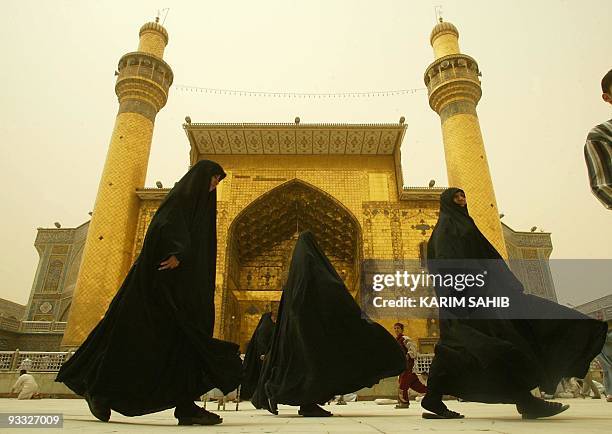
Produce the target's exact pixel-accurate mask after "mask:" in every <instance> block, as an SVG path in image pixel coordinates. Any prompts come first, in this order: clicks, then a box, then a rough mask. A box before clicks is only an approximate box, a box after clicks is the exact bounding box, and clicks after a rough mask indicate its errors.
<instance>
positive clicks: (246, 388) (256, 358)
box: [240, 312, 276, 400]
mask: <svg viewBox="0 0 612 434" xmlns="http://www.w3.org/2000/svg"><path fill="white" fill-rule="evenodd" d="M275 322H276V318H275V313H274V312H267V313H264V314H263V315H262V316H261V319H260V320H259V323H258V324H257V327H256V328H255V331H254V332H253V336H252V337H251V340H250V341H249V345H248V346H247V350H246V353H245V354H244V363H243V364H242V366H243V370H244V377H243V378H242V385H241V386H240V398H241V399H245V400H248V399H251V397H252V396H253V393H254V392H255V389H256V388H257V382H258V381H259V374H260V373H261V368H262V366H263V360H264V357H265V355H266V354H267V353H268V351H269V350H270V345H272V337H273V336H274V325H275Z"/></svg>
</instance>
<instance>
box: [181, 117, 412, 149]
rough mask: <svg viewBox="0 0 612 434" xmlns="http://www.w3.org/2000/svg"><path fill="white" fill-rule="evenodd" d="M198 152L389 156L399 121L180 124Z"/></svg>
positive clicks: (397, 137) (396, 144)
mask: <svg viewBox="0 0 612 434" xmlns="http://www.w3.org/2000/svg"><path fill="white" fill-rule="evenodd" d="M183 128H184V129H185V132H186V134H187V137H188V139H189V142H190V144H191V147H192V148H194V149H197V150H198V152H199V153H200V154H205V155H211V154H212V155H214V154H229V155H258V154H260V155H309V154H310V155H320V154H332V155H343V154H346V155H392V154H393V152H394V151H395V149H396V148H397V147H399V146H400V145H401V140H402V138H403V134H404V130H405V127H404V125H402V124H368V125H343V124H338V125H335V124H196V123H186V124H184V125H183Z"/></svg>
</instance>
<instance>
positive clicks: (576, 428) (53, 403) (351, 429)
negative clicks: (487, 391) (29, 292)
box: [0, 399, 612, 434]
mask: <svg viewBox="0 0 612 434" xmlns="http://www.w3.org/2000/svg"><path fill="white" fill-rule="evenodd" d="M561 401H562V402H564V403H568V404H570V405H571V407H570V409H569V410H567V411H566V412H565V413H562V414H561V415H558V416H555V417H552V418H550V419H543V420H535V421H524V420H522V419H520V417H519V416H518V414H517V413H516V411H515V408H514V406H511V405H497V404H496V405H490V404H489V405H487V404H478V403H471V402H456V401H448V402H447V404H448V405H449V407H450V408H451V409H453V410H457V411H460V412H462V413H464V414H465V415H466V418H465V419H463V420H424V419H422V418H421V412H422V410H421V407H420V405H419V404H418V403H413V404H412V406H411V408H409V409H402V410H396V409H395V408H393V406H392V405H376V404H374V403H373V402H370V401H363V402H349V403H348V405H345V406H337V405H331V406H326V407H325V408H327V409H330V410H332V411H333V412H334V414H335V416H334V417H330V418H321V419H319V418H303V417H299V416H297V413H296V410H297V409H296V408H295V407H288V406H280V415H279V416H273V415H271V414H269V413H267V412H266V411H261V410H255V409H253V407H252V406H251V404H250V403H248V402H244V403H241V404H240V411H238V412H235V411H233V409H234V408H235V406H234V405H232V404H228V407H227V409H228V410H226V411H220V412H219V414H220V415H221V416H223V418H224V422H223V424H221V425H216V426H201V427H179V426H176V419H173V417H172V410H167V411H164V412H160V413H155V414H151V415H147V416H140V417H132V418H130V417H125V416H121V415H120V414H117V413H114V412H113V414H112V416H111V421H110V422H109V423H104V422H99V421H97V420H95V419H94V418H93V416H91V415H90V414H89V411H88V409H87V404H86V403H85V401H83V400H80V399H42V400H32V401H17V400H16V399H0V412H1V413H10V412H14V413H17V412H20V413H63V415H64V428H63V430H62V431H64V432H67V431H70V432H75V433H77V432H78V433H80V434H85V433H116V432H129V433H152V432H157V433H166V432H179V431H185V430H187V431H189V432H195V431H198V432H204V431H205V432H210V433H213V432H214V433H296V434H298V433H331V432H333V433H351V434H357V433H406V432H415V431H430V432H443V433H455V432H461V433H476V432H479V433H481V432H482V431H490V432H494V433H529V434H538V433H548V432H550V433H557V434H562V433H581V432H589V433H609V432H611V431H612V403H608V402H606V401H605V400H595V399H585V400H583V399H565V400H561ZM216 408H217V407H216V405H211V404H209V405H208V409H209V410H215V409H216ZM230 408H231V409H232V410H230ZM0 431H2V432H3V433H10V432H13V431H12V430H10V429H6V428H5V429H0ZM59 431H60V430H59V429H50V428H45V429H44V430H43V431H42V432H59ZM14 432H15V433H26V432H41V428H38V429H35V428H33V429H28V428H20V429H19V430H17V431H14Z"/></svg>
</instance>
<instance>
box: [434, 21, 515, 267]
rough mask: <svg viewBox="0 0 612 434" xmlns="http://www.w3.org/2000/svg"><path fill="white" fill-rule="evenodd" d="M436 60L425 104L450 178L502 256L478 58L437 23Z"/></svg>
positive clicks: (452, 28) (452, 31)
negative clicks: (434, 117) (434, 119)
mask: <svg viewBox="0 0 612 434" xmlns="http://www.w3.org/2000/svg"><path fill="white" fill-rule="evenodd" d="M430 42H431V46H432V47H433V50H434V56H435V60H434V62H433V63H432V64H431V65H429V66H428V67H427V70H426V71H425V85H427V90H428V93H429V105H430V106H431V108H432V109H433V110H434V111H435V112H436V113H438V115H440V121H441V122H442V139H443V141H444V153H445V157H446V170H447V174H448V183H449V185H450V186H453V187H460V188H462V189H463V190H464V191H465V194H466V197H467V200H468V207H469V210H470V215H471V216H472V217H473V219H474V221H475V222H476V224H477V225H478V227H479V228H480V230H481V231H482V233H483V234H484V235H485V236H486V237H487V239H488V240H489V241H490V242H491V244H493V246H495V248H497V250H498V251H499V253H500V254H501V255H502V256H503V257H504V258H506V257H507V253H506V244H505V242H504V237H503V234H502V228H501V222H500V219H499V211H498V209H497V202H496V200H495V192H494V190H493V181H492V180H491V173H490V172H489V164H488V162H487V154H486V152H485V148H484V142H483V140H482V133H481V131H480V123H479V121H478V114H477V113H476V104H478V101H479V100H480V97H481V95H482V90H481V88H480V79H479V78H478V77H479V76H480V75H481V74H480V71H479V70H478V63H476V60H474V59H473V58H471V57H470V56H466V55H465V54H461V52H460V51H459V31H458V30H457V28H456V27H455V26H454V25H452V24H451V23H447V22H443V21H442V19H440V22H439V23H438V24H437V25H436V26H435V27H434V28H433V30H432V32H431V37H430Z"/></svg>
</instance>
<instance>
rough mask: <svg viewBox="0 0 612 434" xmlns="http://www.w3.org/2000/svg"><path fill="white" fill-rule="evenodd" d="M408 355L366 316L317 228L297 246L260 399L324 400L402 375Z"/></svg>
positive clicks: (261, 404) (262, 402)
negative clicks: (318, 238)
mask: <svg viewBox="0 0 612 434" xmlns="http://www.w3.org/2000/svg"><path fill="white" fill-rule="evenodd" d="M405 367H406V359H405V358H404V354H403V353H402V350H401V349H400V347H399V345H397V342H395V339H394V338H393V336H391V334H389V332H387V331H386V330H385V329H384V328H383V327H381V326H380V325H379V324H377V323H374V322H371V321H369V320H368V319H364V318H363V317H362V312H361V309H360V308H359V306H358V305H357V303H356V302H355V300H354V299H353V297H352V296H351V295H350V293H349V292H348V290H347V288H346V286H345V285H344V283H343V281H342V279H341V278H340V276H339V275H338V273H337V272H336V270H335V269H334V267H333V266H332V264H331V263H330V261H329V259H327V257H326V256H325V254H324V253H323V251H322V250H321V248H320V247H319V246H318V244H317V242H316V241H315V238H314V236H313V235H312V233H310V232H302V233H301V234H300V236H299V238H298V240H297V243H296V245H295V248H294V250H293V257H292V259H291V265H290V267H289V274H288V277H287V282H286V284H285V286H284V288H283V294H282V297H281V302H280V306H279V312H278V319H277V322H276V329H275V331H274V339H273V341H272V347H271V349H270V353H269V355H268V356H267V357H266V359H265V361H264V367H263V371H262V374H261V377H260V379H259V384H258V387H257V391H256V393H255V396H254V397H253V399H252V402H253V404H254V405H255V406H256V407H258V408H268V409H269V410H273V409H271V408H269V406H268V403H269V402H268V398H269V399H270V401H271V402H272V403H273V405H274V404H275V403H279V404H289V405H300V406H305V405H312V404H322V403H325V402H327V401H328V400H329V399H331V398H332V397H333V396H334V395H342V394H346V393H351V392H354V391H356V390H359V389H361V388H363V387H369V386H372V385H374V384H376V383H378V381H379V380H380V379H382V378H385V377H391V376H395V375H399V374H401V373H402V372H403V371H404V369H405Z"/></svg>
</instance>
